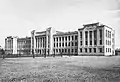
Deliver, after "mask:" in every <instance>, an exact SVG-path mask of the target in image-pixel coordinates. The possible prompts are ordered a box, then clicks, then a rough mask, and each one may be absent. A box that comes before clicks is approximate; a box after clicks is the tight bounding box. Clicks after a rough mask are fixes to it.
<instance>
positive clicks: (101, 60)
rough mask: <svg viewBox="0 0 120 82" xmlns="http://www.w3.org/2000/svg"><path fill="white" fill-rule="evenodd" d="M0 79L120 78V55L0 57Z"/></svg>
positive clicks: (102, 81)
mask: <svg viewBox="0 0 120 82" xmlns="http://www.w3.org/2000/svg"><path fill="white" fill-rule="evenodd" d="M0 82H120V56H113V57H105V56H76V57H67V56H66V57H55V58H53V57H48V58H43V57H37V58H30V57H29V58H27V57H26V58H7V59H0Z"/></svg>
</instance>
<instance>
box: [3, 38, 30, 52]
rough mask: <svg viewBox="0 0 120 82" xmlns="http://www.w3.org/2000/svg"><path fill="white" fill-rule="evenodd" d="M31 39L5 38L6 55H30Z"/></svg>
mask: <svg viewBox="0 0 120 82" xmlns="http://www.w3.org/2000/svg"><path fill="white" fill-rule="evenodd" d="M30 50H31V37H25V38H18V37H12V36H9V37H7V38H5V53H6V54H30Z"/></svg>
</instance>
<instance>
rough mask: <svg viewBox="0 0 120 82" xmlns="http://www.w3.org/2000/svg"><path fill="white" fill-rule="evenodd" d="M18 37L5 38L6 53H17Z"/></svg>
mask: <svg viewBox="0 0 120 82" xmlns="http://www.w3.org/2000/svg"><path fill="white" fill-rule="evenodd" d="M17 38H18V37H12V36H9V37H7V38H5V53H6V54H17Z"/></svg>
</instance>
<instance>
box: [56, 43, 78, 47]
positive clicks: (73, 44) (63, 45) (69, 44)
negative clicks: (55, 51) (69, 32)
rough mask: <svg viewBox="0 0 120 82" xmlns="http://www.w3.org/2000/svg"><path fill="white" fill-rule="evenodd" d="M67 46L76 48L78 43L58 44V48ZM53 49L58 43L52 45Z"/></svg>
mask: <svg viewBox="0 0 120 82" xmlns="http://www.w3.org/2000/svg"><path fill="white" fill-rule="evenodd" d="M67 46H78V42H65V43H59V47H67ZM54 47H58V43H54Z"/></svg>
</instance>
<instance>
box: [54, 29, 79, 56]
mask: <svg viewBox="0 0 120 82" xmlns="http://www.w3.org/2000/svg"><path fill="white" fill-rule="evenodd" d="M53 39H54V41H53V46H54V47H53V53H54V54H65V55H78V31H73V32H57V33H56V34H54V35H53Z"/></svg>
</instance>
